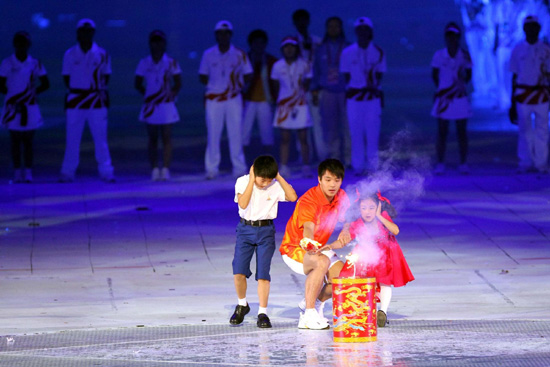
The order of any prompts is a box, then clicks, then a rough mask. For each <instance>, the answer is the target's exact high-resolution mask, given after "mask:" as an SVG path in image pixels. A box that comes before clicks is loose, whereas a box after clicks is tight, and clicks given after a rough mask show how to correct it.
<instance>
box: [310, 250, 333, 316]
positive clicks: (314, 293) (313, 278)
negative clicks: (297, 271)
mask: <svg viewBox="0 0 550 367" xmlns="http://www.w3.org/2000/svg"><path fill="white" fill-rule="evenodd" d="M329 266H330V259H329V258H328V257H326V256H325V255H323V254H315V255H310V254H305V255H304V273H305V274H306V275H307V278H306V294H305V296H306V308H315V300H316V299H317V297H318V296H319V293H320V292H321V288H322V287H323V281H324V279H325V274H326V273H327V271H328V267H329Z"/></svg>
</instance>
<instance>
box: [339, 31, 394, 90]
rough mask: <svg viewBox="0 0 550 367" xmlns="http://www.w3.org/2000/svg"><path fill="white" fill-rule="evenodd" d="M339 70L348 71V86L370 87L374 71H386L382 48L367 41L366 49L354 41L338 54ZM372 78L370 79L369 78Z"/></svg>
mask: <svg viewBox="0 0 550 367" xmlns="http://www.w3.org/2000/svg"><path fill="white" fill-rule="evenodd" d="M340 72H342V73H349V75H350V80H349V83H348V88H357V89H360V88H365V87H372V86H373V85H371V83H373V82H374V73H385V72H386V56H385V55H384V52H383V51H382V49H381V48H380V47H378V46H376V45H375V44H374V43H372V42H371V43H369V45H368V46H367V48H366V49H363V48H361V47H359V45H358V44H357V43H354V44H352V45H350V46H348V47H346V48H345V49H344V50H343V51H342V54H341V55H340ZM371 78H373V79H372V80H370V79H371Z"/></svg>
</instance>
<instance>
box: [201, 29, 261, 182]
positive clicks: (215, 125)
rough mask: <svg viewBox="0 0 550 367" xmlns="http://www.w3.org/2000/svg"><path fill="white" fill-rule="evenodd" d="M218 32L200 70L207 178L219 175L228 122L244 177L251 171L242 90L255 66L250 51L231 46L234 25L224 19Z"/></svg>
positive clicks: (236, 171)
mask: <svg viewBox="0 0 550 367" xmlns="http://www.w3.org/2000/svg"><path fill="white" fill-rule="evenodd" d="M214 31H215V35H216V42H217V45H215V46H213V47H211V48H209V49H208V50H206V51H204V54H203V55H202V60H201V64H200V68H199V79H200V81H201V83H203V84H204V85H206V95H205V99H206V128H207V130H208V142H207V145H206V154H205V159H204V161H205V166H206V178H207V179H213V178H215V177H216V176H217V175H218V172H219V165H220V160H221V155H220V140H221V136H222V132H223V126H224V122H226V123H227V137H228V138H229V153H230V155H231V163H232V164H233V176H234V177H240V176H242V175H243V174H245V173H246V172H247V168H246V164H245V160H244V154H243V146H242V118H243V106H242V103H243V102H242V96H241V90H242V88H243V85H244V83H248V81H249V80H250V78H251V76H252V67H251V66H250V62H249V60H248V57H247V56H246V52H245V51H243V50H241V49H238V48H236V47H234V46H233V45H232V44H231V36H232V35H233V26H232V25H231V23H229V22H228V21H226V20H222V21H220V22H218V23H217V24H216V27H215V28H214Z"/></svg>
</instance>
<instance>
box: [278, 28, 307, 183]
mask: <svg viewBox="0 0 550 367" xmlns="http://www.w3.org/2000/svg"><path fill="white" fill-rule="evenodd" d="M281 52H282V54H283V58H282V59H280V60H279V61H277V62H276V63H275V65H273V70H272V71H271V79H272V80H273V82H274V83H275V89H276V90H277V92H278V93H277V96H278V97H277V109H276V111H275V121H274V123H273V124H274V126H275V127H277V128H279V129H281V147H280V149H281V150H280V159H281V168H280V171H281V175H284V176H289V175H290V169H289V167H288V158H289V152H290V141H291V138H292V130H296V132H297V135H298V139H299V140H300V147H301V153H302V162H303V167H302V174H303V175H304V176H306V177H311V175H312V173H311V168H310V166H309V144H308V141H307V128H308V127H310V126H311V118H310V114H309V109H308V105H307V100H306V91H307V89H308V87H309V83H310V81H311V77H312V74H311V67H310V65H309V63H308V62H307V61H305V60H304V59H302V58H301V57H300V52H299V48H298V40H297V39H296V38H295V37H285V38H284V39H283V41H282V42H281Z"/></svg>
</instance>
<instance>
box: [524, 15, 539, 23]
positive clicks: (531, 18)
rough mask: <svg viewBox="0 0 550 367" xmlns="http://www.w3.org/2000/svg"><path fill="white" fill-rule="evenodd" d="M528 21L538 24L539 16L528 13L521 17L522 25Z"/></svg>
mask: <svg viewBox="0 0 550 367" xmlns="http://www.w3.org/2000/svg"><path fill="white" fill-rule="evenodd" d="M528 23H537V24H540V23H539V17H537V16H536V15H528V16H526V17H525V19H523V25H526V24H528Z"/></svg>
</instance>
